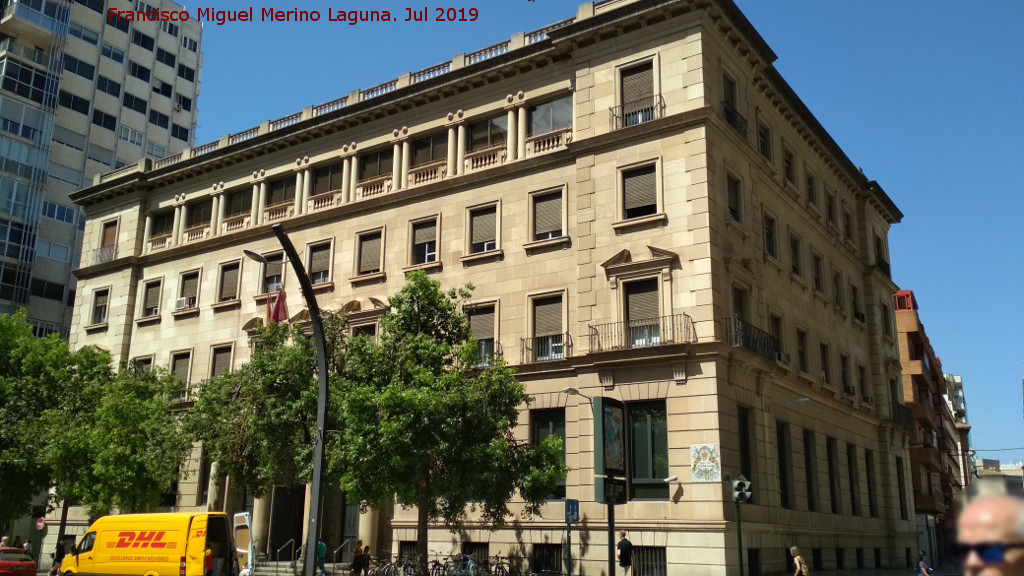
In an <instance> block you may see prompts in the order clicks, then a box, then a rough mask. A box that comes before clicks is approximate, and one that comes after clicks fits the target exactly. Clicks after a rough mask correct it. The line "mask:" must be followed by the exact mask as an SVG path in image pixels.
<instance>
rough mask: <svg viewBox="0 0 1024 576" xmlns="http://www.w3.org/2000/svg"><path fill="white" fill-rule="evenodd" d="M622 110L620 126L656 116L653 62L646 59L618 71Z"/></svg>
mask: <svg viewBox="0 0 1024 576" xmlns="http://www.w3.org/2000/svg"><path fill="white" fill-rule="evenodd" d="M620 82H621V84H620V89H621V94H622V110H621V112H620V113H619V114H618V116H619V119H620V122H621V126H634V125H636V124H640V123H642V122H648V121H650V120H653V119H654V118H655V117H656V116H657V112H658V104H659V103H658V102H656V101H655V96H654V62H653V61H647V62H644V63H643V64H640V65H638V66H633V67H631V68H626V69H625V70H622V72H620Z"/></svg>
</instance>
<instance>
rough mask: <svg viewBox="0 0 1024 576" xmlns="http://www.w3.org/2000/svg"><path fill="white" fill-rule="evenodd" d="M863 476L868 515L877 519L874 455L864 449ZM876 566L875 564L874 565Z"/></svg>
mask: <svg viewBox="0 0 1024 576" xmlns="http://www.w3.org/2000/svg"><path fill="white" fill-rule="evenodd" d="M864 466H865V474H867V480H868V513H869V514H870V515H871V517H872V518H878V498H877V497H876V493H875V453H874V452H872V451H871V450H868V449H866V448H865V449H864ZM875 565H876V566H877V565H878V564H877V562H876V564H875Z"/></svg>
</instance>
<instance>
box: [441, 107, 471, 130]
mask: <svg viewBox="0 0 1024 576" xmlns="http://www.w3.org/2000/svg"><path fill="white" fill-rule="evenodd" d="M465 115H466V113H465V112H464V111H462V110H456V111H455V112H449V113H448V122H446V123H445V126H449V127H451V126H458V125H459V124H462V122H463V121H464V120H465Z"/></svg>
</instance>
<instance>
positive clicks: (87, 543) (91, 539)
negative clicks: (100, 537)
mask: <svg viewBox="0 0 1024 576" xmlns="http://www.w3.org/2000/svg"><path fill="white" fill-rule="evenodd" d="M95 543H96V533H95V532H89V533H88V534H86V535H85V537H84V538H82V541H81V542H79V543H78V547H77V551H78V553H79V554H84V553H85V552H91V551H92V547H93V545H94V544H95Z"/></svg>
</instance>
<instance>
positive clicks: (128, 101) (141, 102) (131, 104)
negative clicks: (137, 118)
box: [122, 92, 149, 114]
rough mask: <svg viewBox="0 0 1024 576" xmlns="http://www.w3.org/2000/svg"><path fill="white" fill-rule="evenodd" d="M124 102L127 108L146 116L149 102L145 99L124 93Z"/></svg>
mask: <svg viewBox="0 0 1024 576" xmlns="http://www.w3.org/2000/svg"><path fill="white" fill-rule="evenodd" d="M122 102H124V106H125V108H129V109H131V110H135V111H136V112H139V113H140V114H145V113H146V110H147V108H148V106H149V102H147V101H146V100H145V99H143V98H139V97H138V96H134V95H132V94H129V93H128V92H125V93H124V99H123V100H122Z"/></svg>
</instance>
